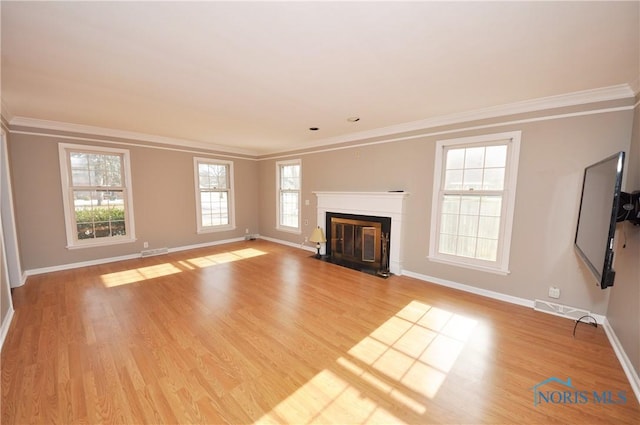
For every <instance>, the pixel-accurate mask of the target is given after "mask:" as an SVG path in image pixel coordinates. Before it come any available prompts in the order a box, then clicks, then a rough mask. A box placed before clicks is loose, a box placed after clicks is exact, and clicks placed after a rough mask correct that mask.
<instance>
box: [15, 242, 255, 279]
mask: <svg viewBox="0 0 640 425" xmlns="http://www.w3.org/2000/svg"><path fill="white" fill-rule="evenodd" d="M240 241H244V238H233V239H223V240H219V241H213V242H205V243H201V244H195V245H185V246H178V247H175V248H169V252H180V251H187V250H189V249H197V248H206V247H208V246H215V245H224V244H228V243H232V242H240ZM141 256H142V255H141V253H139V252H138V253H135V254H129V255H122V256H119V257H108V258H99V259H96V260H89V261H81V262H78V263H68V264H61V265H59V266H51V267H41V268H38V269H31V270H25V272H24V273H23V282H22V283H23V284H24V282H25V281H26V280H27V278H28V277H29V276H34V275H38V274H44V273H51V272H58V271H62V270H70V269H77V268H81V267H88V266H97V265H99V264H107V263H114V262H116V261H123V260H132V259H134V258H140V257H141Z"/></svg>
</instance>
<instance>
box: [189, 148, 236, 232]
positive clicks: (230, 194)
mask: <svg viewBox="0 0 640 425" xmlns="http://www.w3.org/2000/svg"><path fill="white" fill-rule="evenodd" d="M200 164H210V165H223V166H225V167H227V186H228V187H227V189H226V190H216V191H218V192H227V200H228V211H227V214H228V217H229V222H228V223H227V224H217V225H213V226H204V225H203V224H202V204H201V197H200V196H201V189H200V167H199V166H200ZM233 174H234V172H233V161H227V160H223V159H214V158H204V157H194V158H193V176H194V188H195V197H196V233H198V234H203V233H213V232H224V231H228V230H234V229H235V228H236V218H235V210H236V209H235V196H234V187H235V186H234V179H233Z"/></svg>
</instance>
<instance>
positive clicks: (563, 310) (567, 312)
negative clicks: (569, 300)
mask: <svg viewBox="0 0 640 425" xmlns="http://www.w3.org/2000/svg"><path fill="white" fill-rule="evenodd" d="M533 309H534V310H536V311H542V312H543V313H549V314H554V315H556V316H561V317H566V318H567V319H573V320H578V319H580V318H581V317H583V316H587V315H590V314H591V313H590V312H589V311H587V310H583V309H581V308H576V307H569V306H567V305H562V304H556V303H552V302H549V301H542V300H534V302H533Z"/></svg>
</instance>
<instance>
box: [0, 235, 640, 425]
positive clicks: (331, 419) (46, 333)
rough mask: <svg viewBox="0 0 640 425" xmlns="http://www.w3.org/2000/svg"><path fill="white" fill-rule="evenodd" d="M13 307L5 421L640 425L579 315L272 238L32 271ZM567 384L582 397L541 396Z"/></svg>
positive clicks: (624, 385)
mask: <svg viewBox="0 0 640 425" xmlns="http://www.w3.org/2000/svg"><path fill="white" fill-rule="evenodd" d="M13 299H14V303H15V308H16V314H15V316H14V319H13V323H12V326H11V328H10V329H9V333H8V336H7V339H6V342H5V345H4V348H3V351H2V358H1V361H2V380H1V382H2V417H1V419H2V424H5V425H8V424H26V423H37V424H45V423H46V424H72V423H126V424H141V423H154V424H159V423H172V424H173V423H210V424H218V423H255V422H258V423H294V424H303V423H310V422H316V423H340V424H344V423H354V424H358V423H374V422H377V423H393V424H398V423H420V424H430V423H472V424H476V423H503V424H516V423H518V424H523V423H532V424H533V423H537V424H549V423H563V424H565V423H575V424H600V423H612V424H625V423H626V424H636V425H637V424H638V423H639V420H640V407H639V405H638V402H637V400H636V398H635V397H634V394H633V392H632V390H631V387H630V385H629V383H628V381H627V380H626V378H625V375H624V373H623V371H622V369H621V367H620V364H619V363H618V360H617V359H616V357H615V355H614V352H613V350H612V348H611V346H610V345H609V343H608V341H607V337H606V335H605V333H604V330H603V329H602V327H598V328H594V327H592V326H588V325H584V324H581V325H579V327H578V329H577V334H576V337H575V338H573V337H572V330H573V325H574V323H573V322H572V321H570V320H567V319H562V318H558V317H555V316H551V315H548V314H544V313H538V312H534V311H533V310H531V309H529V308H524V307H519V306H514V305H511V304H507V303H502V302H499V301H495V300H491V299H487V298H483V297H478V296H474V295H470V294H467V293H463V292H458V291H454V290H451V289H447V288H443V287H440V286H437V285H432V284H428V283H425V282H422V281H418V280H414V279H411V278H407V277H402V276H393V277H391V278H389V279H387V280H384V279H380V278H377V277H375V276H370V275H367V274H363V273H358V272H355V271H352V270H349V269H345V268H341V267H339V266H335V265H332V264H327V263H324V262H321V261H317V260H315V259H313V258H311V257H310V253H309V252H307V251H303V250H299V249H295V248H290V247H286V246H281V245H278V244H273V243H269V242H266V241H260V240H258V241H248V242H241V243H234V244H228V245H224V246H218V247H213V248H207V249H200V250H194V251H185V252H181V253H176V254H170V255H164V256H158V257H150V258H146V259H138V260H130V261H123V262H119V263H112V264H108V265H101V266H94V267H87V268H83V269H76V270H70V271H64V272H57V273H50V274H46V275H39V276H33V277H30V278H29V279H28V281H27V283H26V284H25V285H24V286H23V287H21V288H17V289H16V290H15V291H14V293H13ZM551 377H555V378H558V379H559V380H562V381H567V379H570V380H571V382H570V385H571V386H570V387H569V386H567V385H563V384H561V383H559V382H549V383H547V384H546V385H542V386H540V387H537V390H539V391H541V392H542V395H539V396H538V397H537V399H535V398H534V386H536V385H537V384H540V383H542V382H543V381H545V380H547V379H548V378H551ZM594 391H595V392H596V394H597V395H598V397H595V396H594V395H593V392H594ZM534 402H537V404H535V403H534Z"/></svg>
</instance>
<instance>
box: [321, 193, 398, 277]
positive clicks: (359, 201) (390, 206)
mask: <svg viewBox="0 0 640 425" xmlns="http://www.w3.org/2000/svg"><path fill="white" fill-rule="evenodd" d="M313 193H314V194H315V195H316V196H317V198H318V205H317V221H316V225H317V226H318V227H321V228H322V230H324V233H325V235H327V243H325V244H322V246H321V248H320V254H326V253H327V251H329V250H331V236H332V235H331V233H330V232H331V225H330V223H327V214H329V213H342V214H352V215H356V216H368V217H374V218H376V217H382V218H388V219H389V220H390V221H389V223H390V224H389V229H388V230H385V229H382V231H383V233H384V232H386V233H387V244H386V246H387V248H388V251H387V252H388V266H389V271H390V272H391V273H393V274H395V275H401V274H402V241H403V235H404V230H403V227H405V226H403V224H404V221H405V220H404V203H405V200H406V199H407V197H408V196H409V193H408V192H402V191H390V192H313ZM369 227H375V226H369ZM370 232H371V231H370V230H367V231H366V232H365V234H366V235H369V234H370ZM367 237H368V236H367ZM373 238H374V239H377V236H373ZM381 244H382V242H381ZM381 247H382V245H381ZM374 249H375V248H374ZM365 258H369V257H365ZM374 262H375V261H374ZM369 265H370V263H369Z"/></svg>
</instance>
